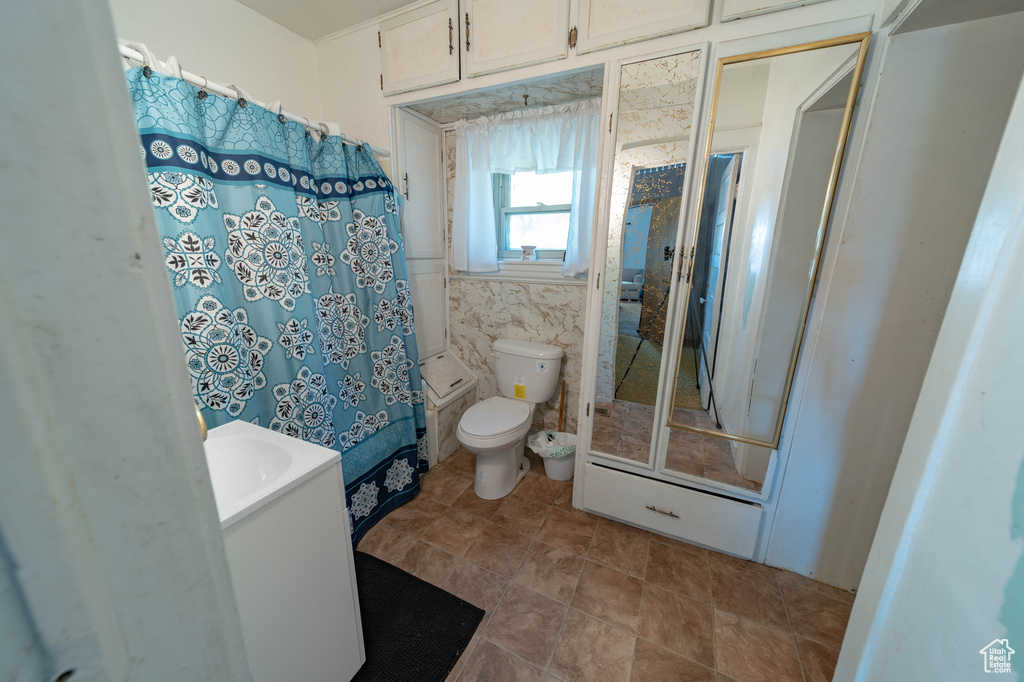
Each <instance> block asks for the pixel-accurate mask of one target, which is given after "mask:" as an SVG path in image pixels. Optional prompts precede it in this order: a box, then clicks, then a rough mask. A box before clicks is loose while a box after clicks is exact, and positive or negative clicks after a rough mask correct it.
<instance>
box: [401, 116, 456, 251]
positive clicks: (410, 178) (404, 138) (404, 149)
mask: <svg viewBox="0 0 1024 682" xmlns="http://www.w3.org/2000/svg"><path fill="white" fill-rule="evenodd" d="M397 123H398V147H399V158H398V186H399V189H400V190H401V192H402V197H403V201H402V208H401V212H400V213H401V219H402V242H403V245H404V246H405V257H406V259H407V260H416V259H419V258H444V252H445V239H444V224H443V220H444V217H445V209H444V191H445V187H444V173H443V168H442V159H441V151H442V149H443V145H444V140H443V138H442V136H441V129H440V128H439V127H437V125H436V124H434V123H432V122H427V121H426V120H424V119H422V118H420V117H418V116H416V115H415V114H411V113H409V112H407V111H405V110H402V109H400V110H399V111H398V114H397Z"/></svg>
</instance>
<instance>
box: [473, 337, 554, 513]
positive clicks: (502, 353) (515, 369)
mask: <svg viewBox="0 0 1024 682" xmlns="http://www.w3.org/2000/svg"><path fill="white" fill-rule="evenodd" d="M492 349H493V357H494V375H495V379H497V382H498V393H500V394H501V395H499V396H496V397H494V398H488V399H487V400H484V401H481V402H479V403H477V404H476V405H474V406H473V407H471V408H469V409H468V410H466V412H465V414H463V415H462V419H461V420H460V421H459V428H458V431H457V433H456V435H457V437H458V439H459V442H460V443H462V445H463V447H465V448H466V449H467V450H469V451H470V452H472V453H473V454H475V455H476V483H475V485H474V487H473V490H474V492H475V493H476V495H477V497H480V498H482V499H484V500H497V499H499V498H502V497H505V495H508V494H509V493H510V492H512V488H514V487H515V486H516V483H518V482H519V481H520V479H522V478H523V476H525V475H526V472H527V471H529V470H530V463H529V461H528V460H527V459H526V457H525V456H524V454H523V448H524V445H525V443H526V434H527V432H528V431H529V430H530V424H531V423H532V422H533V412H534V410H535V409H536V407H537V403H542V402H544V401H546V400H548V399H549V398H550V397H551V396H552V395H553V394H554V392H555V386H556V385H557V384H558V370H559V368H560V367H561V364H562V356H563V355H564V354H565V353H564V352H563V351H562V349H561V348H556V347H555V346H548V345H546V344H543V343H533V342H532V341H519V340H517V339H498V340H497V341H495V342H494V345H493V347H492Z"/></svg>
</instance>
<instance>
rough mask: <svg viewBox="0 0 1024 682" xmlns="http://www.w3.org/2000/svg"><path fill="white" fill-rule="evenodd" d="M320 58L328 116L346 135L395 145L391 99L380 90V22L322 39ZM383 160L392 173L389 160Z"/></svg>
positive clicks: (384, 146) (322, 93)
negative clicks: (391, 119) (387, 98)
mask: <svg viewBox="0 0 1024 682" xmlns="http://www.w3.org/2000/svg"><path fill="white" fill-rule="evenodd" d="M316 59H317V64H318V65H319V85H320V97H321V101H322V103H323V114H324V119H325V120H328V121H335V122H337V123H339V124H340V125H341V131H342V132H343V133H345V134H346V135H350V136H352V137H355V138H358V139H360V140H362V141H364V142H369V143H370V144H371V145H373V146H374V147H378V148H380V149H391V122H390V119H389V113H388V102H386V101H385V99H384V94H383V93H382V92H381V90H380V73H381V66H380V48H378V47H377V26H376V25H372V26H366V27H363V28H360V29H357V30H354V31H352V32H350V33H346V34H344V35H342V36H339V37H336V38H328V39H325V40H323V41H318V42H317V44H316ZM380 161H381V165H382V166H383V167H384V170H385V171H386V172H388V173H390V172H391V167H390V163H388V160H387V159H381V160H380Z"/></svg>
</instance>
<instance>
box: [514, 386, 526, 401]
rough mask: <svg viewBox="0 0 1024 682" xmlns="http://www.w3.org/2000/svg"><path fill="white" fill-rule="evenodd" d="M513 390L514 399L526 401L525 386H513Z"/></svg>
mask: <svg viewBox="0 0 1024 682" xmlns="http://www.w3.org/2000/svg"><path fill="white" fill-rule="evenodd" d="M513 387H514V388H515V392H516V397H517V398H519V399H520V400H526V386H524V385H523V384H513Z"/></svg>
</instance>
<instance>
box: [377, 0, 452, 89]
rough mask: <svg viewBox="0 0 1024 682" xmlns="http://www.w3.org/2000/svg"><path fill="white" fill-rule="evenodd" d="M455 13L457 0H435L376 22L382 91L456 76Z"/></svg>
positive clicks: (438, 82)
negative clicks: (377, 25) (378, 27)
mask: <svg viewBox="0 0 1024 682" xmlns="http://www.w3.org/2000/svg"><path fill="white" fill-rule="evenodd" d="M458 17H459V0H437V1H436V2H432V3H430V4H427V5H423V6H422V7H417V8H416V9H414V10H410V11H408V12H403V13H402V14H399V15H398V16H394V17H391V18H390V19H386V20H384V21H382V22H381V23H380V34H379V35H380V54H381V57H380V61H381V83H380V87H381V90H383V91H384V94H385V95H396V94H398V93H400V92H408V91H409V90H420V89H422V88H429V87H431V86H434V85H442V84H444V83H451V82H453V81H457V80H459V50H458V49H457V42H458V39H459V29H458Z"/></svg>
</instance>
